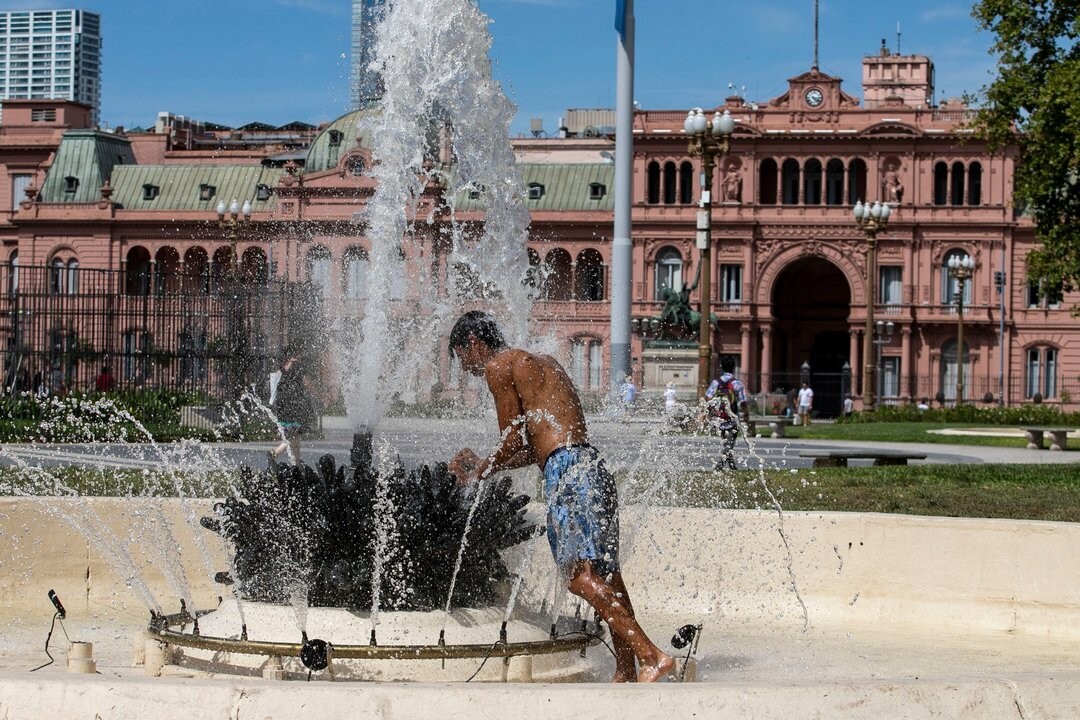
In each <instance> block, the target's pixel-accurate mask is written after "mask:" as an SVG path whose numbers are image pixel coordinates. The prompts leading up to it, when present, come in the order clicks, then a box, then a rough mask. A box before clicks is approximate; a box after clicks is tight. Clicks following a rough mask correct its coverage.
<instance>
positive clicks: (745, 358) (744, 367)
mask: <svg viewBox="0 0 1080 720" xmlns="http://www.w3.org/2000/svg"><path fill="white" fill-rule="evenodd" d="M739 331H740V332H741V333H742V349H741V350H740V356H741V360H740V362H739V366H740V371H741V372H742V376H743V378H744V379H747V378H748V377H749V375H748V373H749V371H750V323H742V324H741V325H740V326H739ZM761 390H762V391H763V392H767V391H768V389H767V388H761Z"/></svg>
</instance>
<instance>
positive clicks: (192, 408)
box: [180, 405, 221, 430]
mask: <svg viewBox="0 0 1080 720" xmlns="http://www.w3.org/2000/svg"><path fill="white" fill-rule="evenodd" d="M220 423H221V408H218V407H207V406H206V405H185V406H183V407H181V408H180V424H181V425H183V426H185V427H194V428H202V429H203V430H212V429H213V428H214V427H215V426H216V425H218V424H220Z"/></svg>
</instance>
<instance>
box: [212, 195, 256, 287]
mask: <svg viewBox="0 0 1080 720" xmlns="http://www.w3.org/2000/svg"><path fill="white" fill-rule="evenodd" d="M215 209H216V210H217V216H218V227H220V228H221V229H222V230H224V231H225V237H227V238H228V239H229V246H230V247H231V248H232V254H233V264H234V267H233V268H232V271H233V276H234V277H236V276H237V275H239V272H238V266H239V264H240V257H239V256H238V255H237V254H236V240H237V238H238V237H239V236H240V228H241V227H243V226H244V225H247V224H248V223H249V222H251V201H250V200H245V201H244V205H243V207H241V206H240V203H238V202H237V201H236V198H233V201H232V202H231V203H229V207H228V216H226V208H225V201H224V200H219V201H218V204H217V208H215Z"/></svg>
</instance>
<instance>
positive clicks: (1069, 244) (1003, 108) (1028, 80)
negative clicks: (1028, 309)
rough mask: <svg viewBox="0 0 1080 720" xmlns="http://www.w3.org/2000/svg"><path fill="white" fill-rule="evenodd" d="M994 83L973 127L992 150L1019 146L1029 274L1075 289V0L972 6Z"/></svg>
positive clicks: (1078, 19)
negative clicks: (985, 38)
mask: <svg viewBox="0 0 1080 720" xmlns="http://www.w3.org/2000/svg"><path fill="white" fill-rule="evenodd" d="M973 15H974V17H975V19H976V20H978V21H979V23H980V25H981V26H982V27H983V28H984V29H986V30H989V31H990V32H992V33H993V34H994V35H995V37H996V41H995V43H994V46H993V52H994V53H995V54H996V55H997V56H998V60H999V69H998V77H997V79H996V80H994V81H993V82H992V83H991V84H990V85H989V86H988V87H986V88H985V89H984V93H985V97H984V109H983V112H982V113H980V118H979V120H978V127H979V130H980V131H981V133H982V134H983V135H984V137H985V138H986V139H987V140H988V142H989V144H990V147H991V148H1000V147H1003V146H1005V145H1007V144H1009V143H1018V145H1019V148H1020V163H1019V167H1018V169H1017V173H1016V186H1015V190H1014V200H1015V203H1016V205H1017V207H1018V208H1019V209H1021V210H1023V211H1024V212H1025V213H1027V214H1028V215H1030V216H1031V217H1032V218H1033V219H1034V221H1035V226H1036V235H1037V238H1038V240H1039V241H1040V247H1039V248H1038V249H1037V250H1036V251H1034V252H1033V253H1032V254H1031V256H1030V257H1029V269H1028V275H1029V278H1030V279H1032V280H1038V281H1041V282H1043V283H1044V285H1045V286H1046V287H1049V288H1061V289H1064V290H1072V289H1075V288H1078V287H1080V46H1078V45H1077V36H1078V34H1080V10H1078V3H1077V0H978V2H976V4H975V7H974V10H973Z"/></svg>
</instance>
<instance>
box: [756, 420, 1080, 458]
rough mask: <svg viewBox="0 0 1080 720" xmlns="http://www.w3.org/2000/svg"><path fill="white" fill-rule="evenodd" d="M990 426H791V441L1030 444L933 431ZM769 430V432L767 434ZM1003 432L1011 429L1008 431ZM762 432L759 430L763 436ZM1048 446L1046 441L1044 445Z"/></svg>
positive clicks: (1078, 447) (1074, 447) (1078, 446)
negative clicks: (792, 439)
mask: <svg viewBox="0 0 1080 720" xmlns="http://www.w3.org/2000/svg"><path fill="white" fill-rule="evenodd" d="M990 427H991V426H988V425H986V424H981V425H980V424H965V423H911V422H875V423H827V424H826V423H817V424H811V425H810V427H799V426H797V425H796V426H790V425H789V426H788V428H787V437H790V438H808V439H815V440H879V441H889V442H921V443H936V444H942V445H992V446H995V447H1024V446H1025V445H1027V440H1025V439H1024V437H1023V436H1017V437H988V436H983V435H939V434H937V433H931V432H928V431H929V430H942V429H946V428H951V429H956V430H962V429H964V428H980V429H987V428H990ZM767 429H768V428H765V430H767ZM1003 429H1009V428H1008V427H1004V428H1003ZM761 431H762V428H758V432H761ZM1044 442H1045V441H1044ZM1068 450H1069V452H1073V451H1080V440H1073V442H1072V443H1071V444H1070V447H1069V448H1068Z"/></svg>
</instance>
